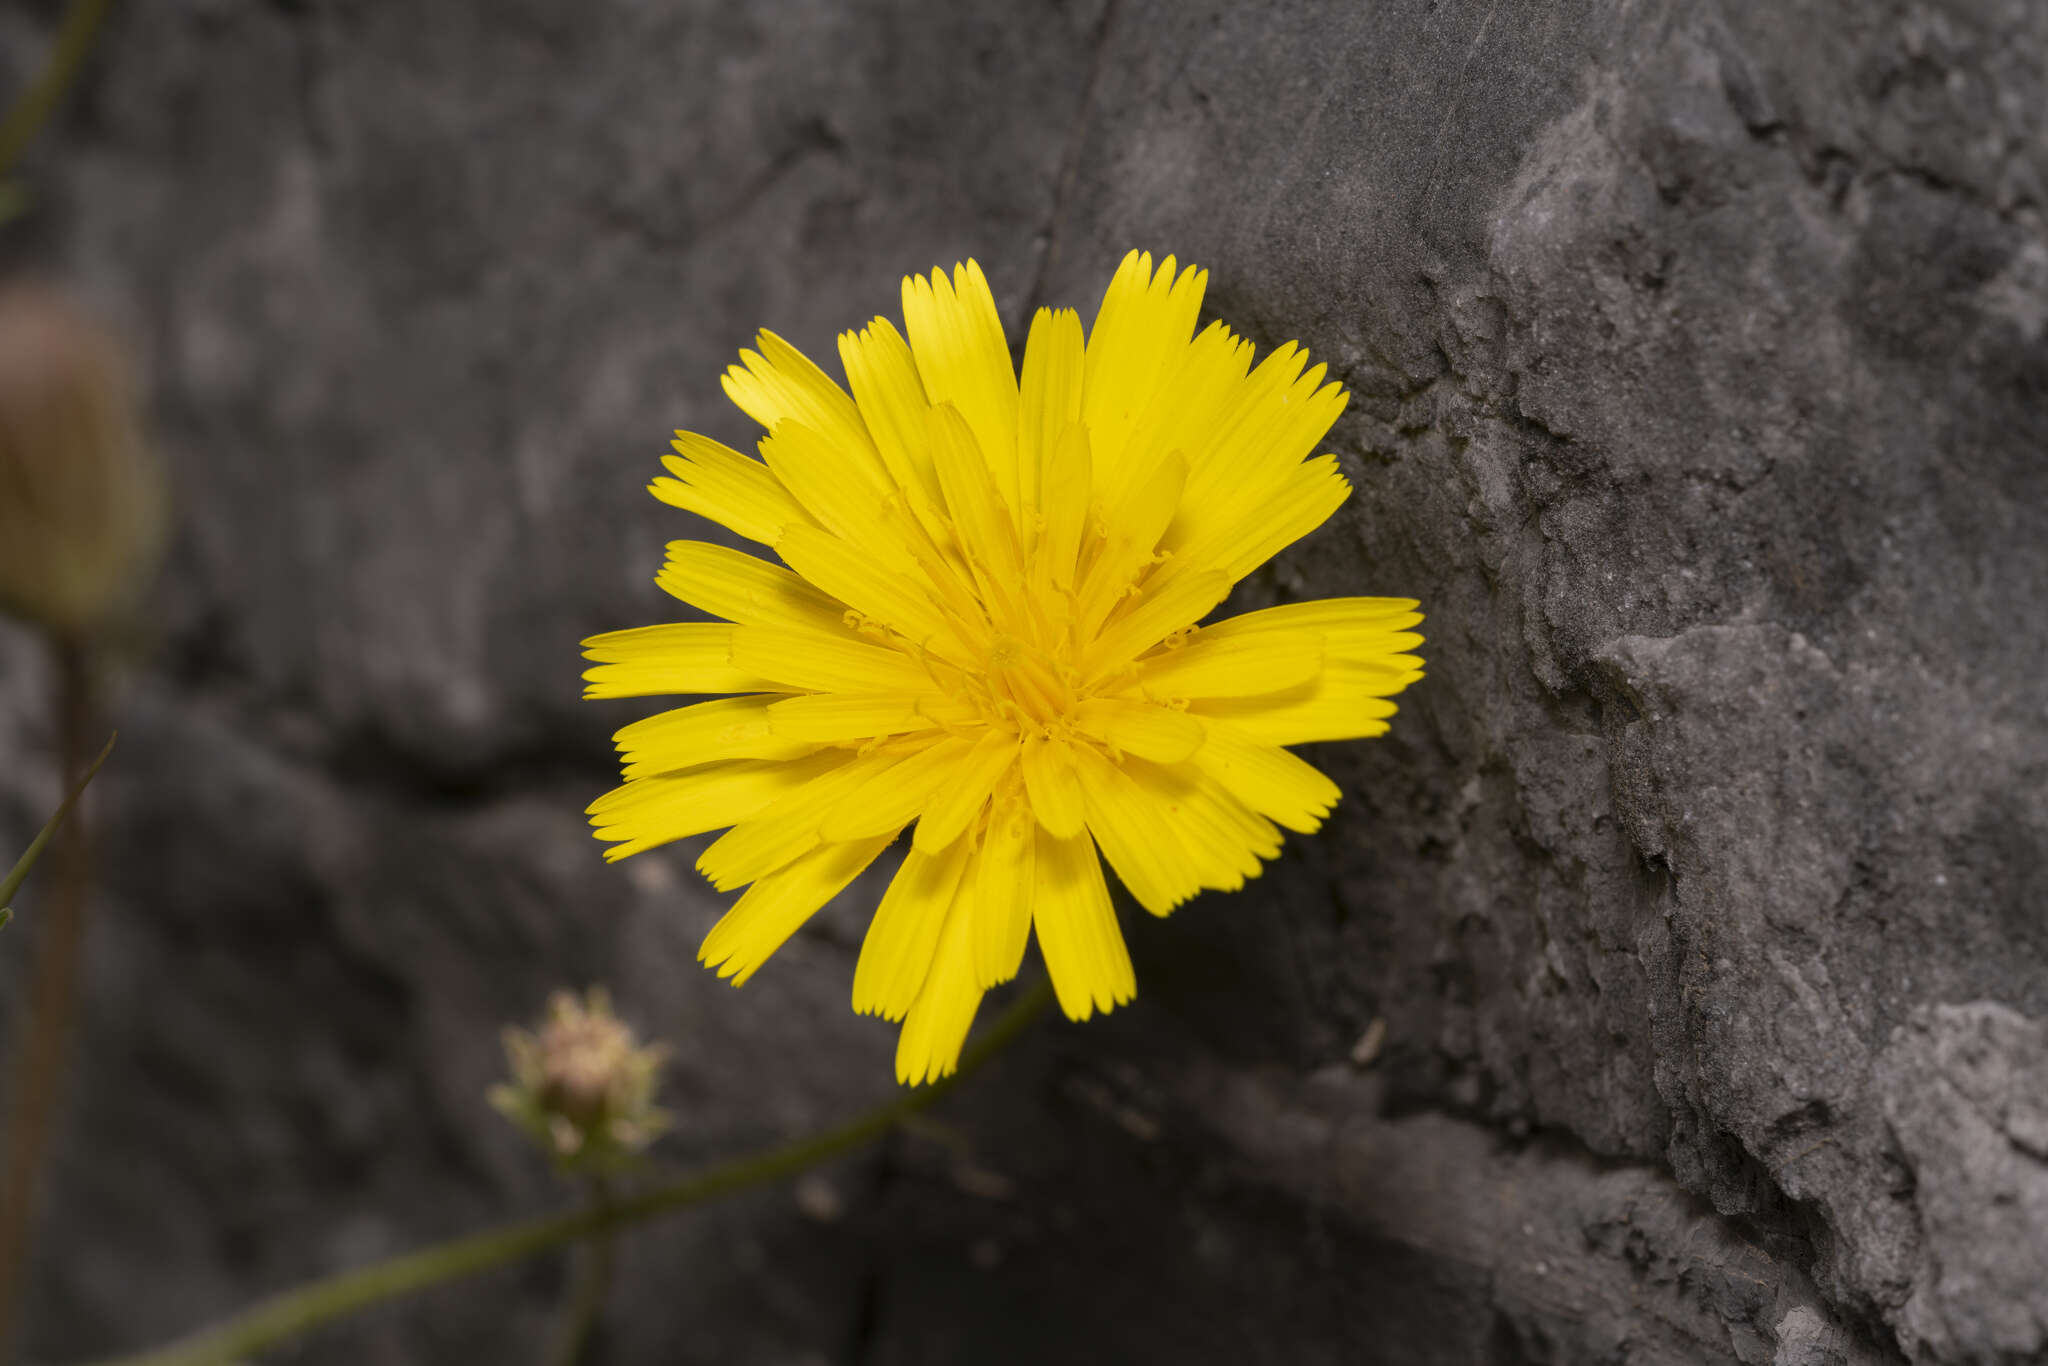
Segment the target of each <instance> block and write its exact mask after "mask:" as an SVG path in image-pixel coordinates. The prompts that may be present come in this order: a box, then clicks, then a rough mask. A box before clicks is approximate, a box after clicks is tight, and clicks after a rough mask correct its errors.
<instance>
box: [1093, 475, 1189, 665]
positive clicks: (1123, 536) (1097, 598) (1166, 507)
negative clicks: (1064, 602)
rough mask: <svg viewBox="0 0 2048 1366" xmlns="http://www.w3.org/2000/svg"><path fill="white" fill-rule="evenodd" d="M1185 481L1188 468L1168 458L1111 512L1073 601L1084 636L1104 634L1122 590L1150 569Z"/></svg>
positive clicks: (1135, 483)
mask: <svg viewBox="0 0 2048 1366" xmlns="http://www.w3.org/2000/svg"><path fill="white" fill-rule="evenodd" d="M1186 477H1187V463H1186V462H1185V461H1183V460H1182V459H1181V458H1180V457H1179V456H1178V455H1172V454H1169V455H1167V456H1166V457H1165V458H1164V459H1163V460H1161V461H1159V462H1158V464H1157V465H1155V466H1154V467H1153V468H1152V470H1151V471H1150V472H1149V473H1147V474H1146V475H1144V476H1143V477H1142V478H1139V479H1136V480H1133V481H1132V482H1131V483H1130V484H1129V485H1128V486H1127V487H1126V489H1125V492H1124V494H1123V496H1122V497H1121V498H1119V499H1118V500H1117V502H1116V504H1115V506H1114V507H1112V508H1111V509H1110V511H1109V513H1108V515H1107V518H1106V524H1107V526H1108V528H1109V535H1108V537H1107V539H1106V540H1105V541H1104V543H1103V544H1102V547H1101V550H1100V552H1099V553H1098V554H1097V555H1096V557H1095V562H1094V563H1093V564H1092V565H1090V566H1089V567H1088V570H1087V572H1086V573H1085V574H1084V575H1083V576H1082V581H1081V587H1080V589H1079V591H1078V592H1077V593H1076V595H1075V597H1076V602H1077V607H1076V612H1077V620H1078V622H1079V626H1080V630H1081V632H1082V634H1083V635H1084V636H1087V635H1093V634H1094V633H1095V632H1096V631H1097V630H1098V629H1099V628H1100V626H1101V624H1102V623H1103V621H1105V620H1106V619H1107V618H1108V616H1109V614H1110V612H1111V611H1112V610H1114V609H1115V608H1116V606H1117V605H1118V603H1119V602H1121V601H1122V599H1123V596H1124V589H1125V588H1126V587H1128V586H1129V585H1130V584H1131V582H1132V581H1133V580H1134V579H1136V578H1137V577H1138V575H1139V573H1140V572H1141V571H1143V570H1145V569H1146V568H1148V567H1149V566H1150V565H1151V564H1152V548H1153V546H1154V545H1155V544H1157V543H1158V540H1159V533H1160V532H1162V531H1164V530H1165V529H1166V524H1167V523H1168V522H1170V521H1171V520H1173V514H1174V509H1175V508H1176V507H1178V506H1179V504H1180V490H1181V484H1182V482H1183V481H1184V480H1185V479H1186Z"/></svg>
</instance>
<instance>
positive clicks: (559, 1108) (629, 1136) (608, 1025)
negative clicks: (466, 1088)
mask: <svg viewBox="0 0 2048 1366" xmlns="http://www.w3.org/2000/svg"><path fill="white" fill-rule="evenodd" d="M667 1055H668V1050H667V1049H665V1048H663V1047H661V1046H660V1045H658V1044H656V1045H651V1046H649V1047H646V1048H641V1047H638V1046H637V1044H636V1042H635V1040H634V1037H633V1031H632V1030H631V1029H629V1028H628V1027H627V1026H626V1025H625V1024H624V1023H622V1022H621V1021H620V1020H619V1018H618V1017H617V1016H616V1015H614V1014H612V1003H611V998H610V997H609V996H607V995H606V994H605V992H604V989H603V988H602V987H592V988H591V989H590V991H589V993H588V994H587V996H586V997H585V999H584V1000H582V1001H578V1000H577V999H576V997H575V995H574V993H572V992H567V991H558V992H556V993H555V994H554V995H553V996H552V997H550V998H549V999H548V1014H547V1019H546V1020H544V1021H543V1022H542V1023H541V1026H540V1029H539V1030H538V1031H537V1032H535V1033H528V1032H527V1031H526V1030H523V1029H507V1030H506V1031H505V1057H506V1060H507V1061H508V1062H509V1063H510V1064H511V1068H512V1084H511V1085H509V1086H494V1087H492V1088H491V1093H490V1100H491V1104H492V1105H494V1106H496V1107H497V1108H498V1110H499V1112H500V1113H502V1114H503V1115H504V1116H505V1117H506V1118H507V1119H509V1120H511V1121H512V1122H513V1123H514V1124H517V1125H518V1126H519V1127H520V1128H521V1129H524V1130H525V1131H526V1132H527V1134H528V1135H529V1136H530V1137H531V1138H532V1139H533V1140H534V1142H536V1143H538V1144H540V1146H541V1147H543V1148H545V1149H546V1150H547V1152H548V1155H549V1156H551V1157H553V1158H554V1159H555V1161H556V1162H557V1163H559V1164H560V1165H562V1166H563V1167H567V1168H573V1169H577V1170H588V1169H597V1170H604V1169H608V1168H613V1167H617V1166H619V1165H621V1164H623V1163H624V1162H625V1161H627V1160H628V1159H630V1158H631V1157H632V1156H633V1155H634V1154H636V1153H638V1152H639V1151H640V1150H641V1149H642V1148H645V1147H646V1146H647V1145H648V1144H649V1143H650V1142H652V1141H653V1140H654V1138H655V1136H656V1135H658V1134H660V1133H661V1132H662V1130H664V1129H666V1128H667V1127H668V1116H667V1115H666V1114H664V1113H662V1112H661V1111H660V1110H657V1109H656V1108H654V1090H655V1083H656V1079H657V1075H658V1073H659V1072H660V1071H661V1064H662V1062H663V1061H664V1060H665V1059H666V1058H667Z"/></svg>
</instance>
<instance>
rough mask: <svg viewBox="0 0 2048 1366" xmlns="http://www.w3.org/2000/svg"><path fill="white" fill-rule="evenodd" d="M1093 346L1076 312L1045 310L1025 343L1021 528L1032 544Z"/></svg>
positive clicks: (1020, 429)
mask: <svg viewBox="0 0 2048 1366" xmlns="http://www.w3.org/2000/svg"><path fill="white" fill-rule="evenodd" d="M1086 347H1087V342H1086V341H1085V340H1084V339H1083V337H1082V334H1081V315H1080V314H1078V313H1076V312H1075V311H1074V310H1073V309H1071V308H1061V309H1050V308H1041V309H1039V310H1038V312H1037V314H1035V315H1034V316H1033V317H1032V319H1031V333H1030V335H1029V336H1028V337H1026V338H1025V341H1024V374H1023V379H1022V381H1021V383H1020V385H1019V388H1020V390H1021V392H1020V394H1019V396H1018V407H1017V497H1018V513H1019V517H1018V522H1017V525H1018V530H1019V531H1020V533H1022V534H1023V535H1024V538H1025V543H1026V545H1027V546H1028V545H1029V544H1030V542H1031V540H1032V539H1033V535H1034V533H1035V530H1036V528H1035V523H1036V521H1037V518H1038V514H1039V511H1040V509H1041V508H1042V507H1043V506H1044V500H1043V494H1042V492H1041V490H1043V489H1044V487H1045V481H1046V478H1047V470H1048V469H1050V467H1051V464H1052V454H1053V446H1054V443H1056V442H1057V441H1058V440H1059V437H1060V433H1062V432H1064V431H1066V429H1067V428H1068V427H1069V426H1070V425H1072V424H1073V423H1075V422H1078V421H1079V420H1080V417H1081V371H1082V366H1083V363H1084V360H1085V355H1084V352H1085V350H1086Z"/></svg>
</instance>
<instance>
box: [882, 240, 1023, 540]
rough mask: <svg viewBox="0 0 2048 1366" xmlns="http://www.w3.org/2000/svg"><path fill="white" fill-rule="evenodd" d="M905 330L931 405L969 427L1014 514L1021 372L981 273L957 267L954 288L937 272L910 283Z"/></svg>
mask: <svg viewBox="0 0 2048 1366" xmlns="http://www.w3.org/2000/svg"><path fill="white" fill-rule="evenodd" d="M903 327H904V330H905V331H906V332H908V333H909V334H910V350H911V354H912V355H914V356H915V357H916V358H917V369H918V373H919V374H920V375H922V376H923V377H924V387H925V392H926V393H927V394H928V395H930V397H931V401H932V402H933V403H935V404H938V403H950V404H951V405H953V407H954V408H956V409H958V410H959V412H960V416H961V417H963V418H964V419H966V422H967V426H968V428H969V429H970V430H972V431H973V433H974V444H975V445H976V447H977V448H978V449H979V451H980V453H981V455H982V457H983V458H984V459H985V460H986V461H987V469H988V472H989V474H990V475H991V476H992V477H993V479H994V481H995V487H996V489H997V490H998V491H999V492H1000V494H1001V496H1002V498H1003V500H1004V506H1005V510H1006V511H1007V510H1008V509H1011V508H1015V507H1016V506H1018V496H1017V495H1018V487H1017V372H1016V371H1015V370H1014V369H1012V368H1011V365H1010V346H1009V343H1008V342H1007V341H1005V340H1004V339H1003V320H1002V316H1001V315H1000V314H999V313H997V312H996V301H995V296H994V295H992V294H991V293H990V292H989V287H988V280H987V278H986V277H985V276H983V274H982V273H981V267H980V266H979V265H976V264H975V263H974V262H973V261H969V262H967V263H966V264H964V265H960V266H955V267H954V268H953V278H952V280H950V281H948V280H947V279H946V275H945V272H944V271H938V270H935V271H933V272H932V273H931V275H930V276H929V277H926V276H918V275H913V276H910V277H909V278H907V279H905V280H904V282H903ZM943 477H944V471H943V466H942V467H941V478H943Z"/></svg>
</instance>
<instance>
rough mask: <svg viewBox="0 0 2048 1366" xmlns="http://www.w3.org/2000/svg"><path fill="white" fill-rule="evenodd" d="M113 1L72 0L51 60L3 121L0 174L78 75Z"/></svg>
mask: <svg viewBox="0 0 2048 1366" xmlns="http://www.w3.org/2000/svg"><path fill="white" fill-rule="evenodd" d="M111 3H112V0H72V5H71V8H70V9H69V10H68V11H67V12H66V13H65V15H64V26H63V27H62V28H61V29H59V30H58V31H57V41H56V44H55V46H53V47H52V48H51V49H50V60H49V62H48V63H47V64H46V65H45V66H44V67H43V69H42V72H41V73H40V74H39V75H38V76H37V77H36V78H35V80H34V82H32V83H31V84H30V85H29V88H28V89H26V90H24V91H22V92H21V98H20V99H18V100H16V101H15V102H14V107H13V108H12V109H10V110H8V111H7V117H6V118H5V119H4V120H0V175H5V174H6V173H7V171H8V168H10V167H11V166H13V165H14V162H15V159H16V158H18V157H19V156H20V155H21V153H22V149H23V148H25V147H27V146H28V143H29V139H30V138H33V137H34V136H35V135H36V130H37V129H38V128H41V127H42V126H43V120H44V119H47V118H48V117H49V116H50V111H51V110H52V109H54V108H56V106H57V101H58V100H60V99H62V98H63V96H64V92H65V90H66V89H68V88H69V87H70V85H71V82H72V81H73V80H75V79H76V78H77V76H78V68H79V67H81V66H82V65H84V64H85V54H86V53H88V52H90V51H92V40H93V38H94V36H95V35H96V34H98V32H99V28H100V21H101V20H103V19H105V18H106V17H107V8H108V6H109V5H110V4H111Z"/></svg>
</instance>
